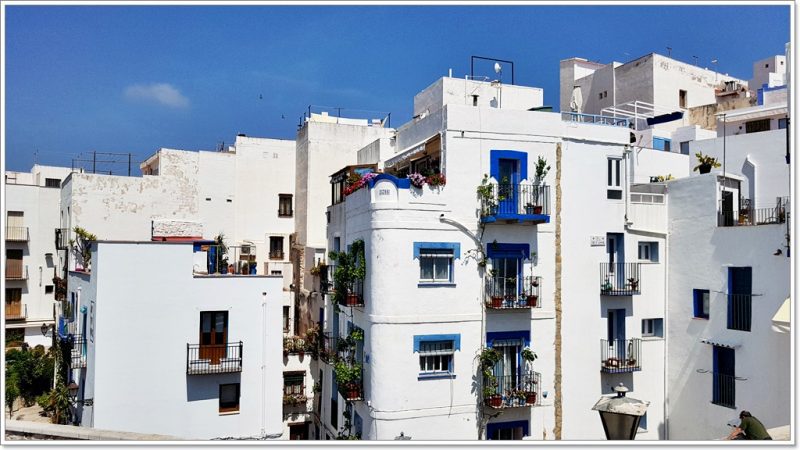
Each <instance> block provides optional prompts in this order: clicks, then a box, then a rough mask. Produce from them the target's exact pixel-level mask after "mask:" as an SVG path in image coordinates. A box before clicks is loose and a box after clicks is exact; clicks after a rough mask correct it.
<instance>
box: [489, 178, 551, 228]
mask: <svg viewBox="0 0 800 450" xmlns="http://www.w3.org/2000/svg"><path fill="white" fill-rule="evenodd" d="M489 186H492V189H491V191H492V192H491V194H490V195H488V196H482V197H481V205H480V208H481V220H482V221H483V222H493V221H496V220H512V221H530V222H536V223H541V222H549V221H550V219H549V217H548V216H549V215H550V186H542V185H533V184H520V183H516V184H511V183H500V184H490V185H489Z"/></svg>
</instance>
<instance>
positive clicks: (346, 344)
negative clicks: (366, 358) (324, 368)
mask: <svg viewBox="0 0 800 450" xmlns="http://www.w3.org/2000/svg"><path fill="white" fill-rule="evenodd" d="M317 345H318V346H319V358H320V359H321V360H322V361H323V362H326V363H331V362H332V361H335V360H336V359H337V358H338V359H343V360H345V361H352V362H360V361H357V358H356V356H357V355H356V352H357V349H356V347H358V345H359V343H358V342H356V341H355V340H353V338H351V337H345V336H336V335H334V334H333V333H330V332H328V333H320V334H319V338H318V340H317Z"/></svg>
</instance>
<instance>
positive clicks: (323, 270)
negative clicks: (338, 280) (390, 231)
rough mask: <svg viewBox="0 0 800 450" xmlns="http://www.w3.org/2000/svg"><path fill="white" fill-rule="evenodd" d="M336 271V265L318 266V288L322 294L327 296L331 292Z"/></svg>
mask: <svg viewBox="0 0 800 450" xmlns="http://www.w3.org/2000/svg"><path fill="white" fill-rule="evenodd" d="M335 271H336V264H327V265H322V266H320V271H319V286H320V289H321V290H322V292H324V293H326V294H329V293H331V292H333V290H334V287H333V273H334V272H335Z"/></svg>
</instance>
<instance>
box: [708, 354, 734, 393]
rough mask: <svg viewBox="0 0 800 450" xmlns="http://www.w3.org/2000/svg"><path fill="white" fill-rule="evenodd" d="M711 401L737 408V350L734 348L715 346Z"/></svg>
mask: <svg viewBox="0 0 800 450" xmlns="http://www.w3.org/2000/svg"><path fill="white" fill-rule="evenodd" d="M713 378H714V381H713V385H712V392H711V403H714V404H716V405H720V406H724V407H726V408H736V352H735V350H734V349H732V348H727V347H722V346H719V345H715V346H714V371H713Z"/></svg>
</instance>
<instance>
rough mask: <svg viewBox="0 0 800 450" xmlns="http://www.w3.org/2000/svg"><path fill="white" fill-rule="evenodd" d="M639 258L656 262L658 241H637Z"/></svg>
mask: <svg viewBox="0 0 800 450" xmlns="http://www.w3.org/2000/svg"><path fill="white" fill-rule="evenodd" d="M639 260H640V261H650V262H658V242H639Z"/></svg>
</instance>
